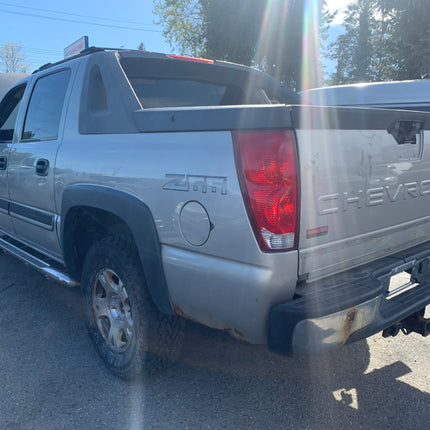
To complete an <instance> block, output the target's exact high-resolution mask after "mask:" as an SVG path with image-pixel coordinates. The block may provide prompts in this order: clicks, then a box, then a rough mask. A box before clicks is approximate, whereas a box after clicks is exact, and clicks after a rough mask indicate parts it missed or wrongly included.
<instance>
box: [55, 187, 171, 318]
mask: <svg viewBox="0 0 430 430" xmlns="http://www.w3.org/2000/svg"><path fill="white" fill-rule="evenodd" d="M61 215H62V216H61V226H60V243H61V247H62V249H63V254H64V261H65V264H66V267H67V269H68V270H69V272H70V274H71V275H72V276H73V277H76V278H77V279H80V275H81V273H82V262H83V261H82V260H83V258H84V257H85V254H86V252H87V251H88V249H89V246H90V245H91V243H92V242H93V241H94V240H97V239H101V238H102V237H105V236H107V235H108V234H117V235H121V236H123V237H125V238H126V239H128V240H130V241H133V242H134V244H135V246H136V248H137V250H138V253H139V258H140V262H141V264H142V268H143V271H144V274H145V278H146V283H147V285H148V290H149V293H150V294H151V297H152V299H153V301H154V304H155V305H156V306H157V308H158V309H159V310H160V311H161V312H163V313H166V314H174V313H175V312H174V310H173V307H172V304H171V301H170V296H169V291H168V287H167V281H166V277H165V274H164V269H163V265H162V257H161V246H160V242H159V238H158V233H157V230H156V227H155V222H154V218H153V216H152V213H151V211H150V209H149V208H148V206H147V205H146V204H145V203H143V202H142V201H141V200H139V199H138V198H137V197H135V196H133V195H131V194H129V193H127V192H124V191H121V190H117V189H114V188H109V187H104V186H99V185H86V184H80V185H72V186H70V187H68V188H67V189H66V190H64V192H63V194H62V202H61ZM89 226H91V232H90V230H89V229H90V227H89ZM81 230H82V231H81ZM78 239H82V240H83V243H82V245H81V246H80V247H79V248H78V247H77V246H76V241H77V240H78Z"/></svg>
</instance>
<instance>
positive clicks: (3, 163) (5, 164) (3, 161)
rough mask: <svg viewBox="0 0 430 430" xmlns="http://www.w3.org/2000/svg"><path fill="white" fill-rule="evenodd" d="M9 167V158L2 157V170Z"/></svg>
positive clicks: (0, 164)
mask: <svg viewBox="0 0 430 430" xmlns="http://www.w3.org/2000/svg"><path fill="white" fill-rule="evenodd" d="M6 167H7V157H3V156H2V157H0V170H6Z"/></svg>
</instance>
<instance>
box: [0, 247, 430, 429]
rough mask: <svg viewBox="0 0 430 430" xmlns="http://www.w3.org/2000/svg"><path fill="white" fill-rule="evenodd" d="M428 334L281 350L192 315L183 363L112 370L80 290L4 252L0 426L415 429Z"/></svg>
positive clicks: (427, 401) (424, 415) (428, 418)
mask: <svg viewBox="0 0 430 430" xmlns="http://www.w3.org/2000/svg"><path fill="white" fill-rule="evenodd" d="M429 357H430V338H423V337H421V336H419V335H415V334H412V335H409V336H404V335H403V334H400V335H398V336H397V337H395V338H390V339H383V338H382V336H381V335H376V336H373V337H372V338H370V339H368V340H367V341H362V342H358V343H356V344H353V345H350V346H347V347H344V348H343V349H341V350H339V351H337V352H336V353H335V354H330V355H324V356H320V357H313V358H309V357H308V358H303V357H301V358H285V357H281V356H278V355H274V354H272V353H270V352H268V351H267V350H266V349H265V348H264V347H262V346H253V345H248V344H245V343H241V342H239V341H237V340H234V339H232V338H231V337H230V336H229V335H228V334H226V333H222V332H217V331H213V330H210V329H206V328H203V327H200V326H197V325H195V324H193V323H189V324H188V327H187V331H186V337H185V342H184V347H183V350H182V352H181V354H180V357H179V360H178V362H177V363H176V364H174V365H172V366H171V367H169V368H168V369H167V370H166V371H165V372H163V373H161V374H159V375H157V376H154V377H151V378H148V379H147V380H145V381H141V382H139V383H133V384H132V383H127V382H124V381H122V380H120V379H118V378H116V377H115V376H113V375H112V374H111V373H110V372H109V371H108V370H107V369H106V368H105V367H104V365H103V363H102V362H101V361H100V359H99V357H98V356H97V354H96V352H95V350H94V349H93V347H92V345H91V343H90V341H89V339H88V337H87V334H86V330H85V324H84V321H83V314H82V309H81V302H80V296H79V291H78V290H76V289H75V290H74V289H67V288H65V287H62V286H60V285H58V284H55V283H54V282H52V281H49V280H47V279H45V278H44V277H43V276H41V275H40V274H39V273H37V272H35V271H34V270H32V269H28V268H26V267H25V266H24V265H23V264H22V263H21V262H19V261H17V260H15V259H14V258H12V257H10V256H8V255H4V254H2V255H0V429H1V430H23V429H34V430H39V429H43V430H44V429H47V430H50V429H55V430H66V429H67V430H69V429H79V430H86V429H91V430H93V429H94V430H95V429H107V430H109V429H112V430H113V429H119V430H123V429H126V430H128V429H132V430H136V429H163V430H165V429H344V428H355V429H417V428H419V429H420V428H427V426H428V425H429V424H428V423H429V422H430V377H429V370H428V369H429Z"/></svg>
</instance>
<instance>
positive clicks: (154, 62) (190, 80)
mask: <svg viewBox="0 0 430 430" xmlns="http://www.w3.org/2000/svg"><path fill="white" fill-rule="evenodd" d="M120 64H121V67H122V69H123V71H124V73H125V75H126V77H127V79H128V81H129V83H130V85H131V87H132V88H133V90H134V92H135V95H136V97H137V98H138V100H139V102H140V104H141V106H142V108H144V109H145V108H166V107H187V106H226V105H244V104H273V103H286V102H289V103H291V102H293V103H294V102H295V101H296V100H295V97H294V96H295V95H294V93H292V92H291V91H289V90H286V91H284V90H282V87H281V85H280V84H279V83H278V82H277V81H275V80H274V79H272V78H269V77H268V76H266V75H264V74H262V73H260V72H257V71H255V70H252V69H249V68H246V67H241V66H236V65H230V64H227V63H219V62H215V63H209V64H208V63H200V62H197V61H192V60H191V61H190V60H176V59H167V58H145V56H141V57H135V56H131V57H130V56H127V55H124V56H122V57H121V58H120ZM287 92H289V94H288V96H289V100H286V99H287V98H288V97H286V93H287ZM290 93H291V94H290ZM292 95H293V96H292Z"/></svg>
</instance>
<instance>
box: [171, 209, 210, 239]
mask: <svg viewBox="0 0 430 430" xmlns="http://www.w3.org/2000/svg"><path fill="white" fill-rule="evenodd" d="M179 226H180V228H181V233H182V236H183V237H184V239H185V240H186V241H187V242H188V243H190V244H191V245H194V246H201V245H203V244H204V243H205V242H206V241H207V240H208V238H209V234H210V232H211V222H210V220H209V215H208V213H207V211H206V209H205V208H204V207H203V206H202V205H201V204H200V203H198V202H196V201H191V202H188V203H185V205H184V206H183V207H182V210H181V213H180V215H179Z"/></svg>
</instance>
